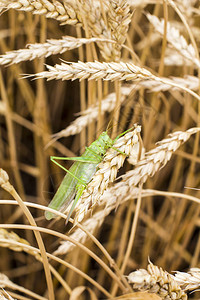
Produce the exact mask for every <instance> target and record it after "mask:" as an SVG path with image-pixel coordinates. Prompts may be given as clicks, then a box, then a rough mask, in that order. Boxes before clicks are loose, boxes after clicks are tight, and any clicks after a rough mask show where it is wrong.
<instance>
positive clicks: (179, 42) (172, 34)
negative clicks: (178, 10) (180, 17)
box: [146, 13, 200, 68]
mask: <svg viewBox="0 0 200 300" xmlns="http://www.w3.org/2000/svg"><path fill="white" fill-rule="evenodd" d="M146 15H147V18H148V19H149V21H150V22H151V24H152V25H153V26H154V29H155V30H156V31H158V32H159V33H160V34H161V35H163V34H164V19H162V20H159V19H158V18H157V17H156V16H153V15H151V14H149V13H147V14H146ZM166 38H167V41H168V42H169V43H170V44H171V45H172V46H173V47H174V48H175V49H176V50H177V51H178V52H179V54H181V55H182V56H183V57H184V58H186V59H188V60H190V61H191V62H192V63H193V64H195V65H196V67H197V68H200V61H199V59H197V58H196V57H195V56H196V55H195V49H194V47H193V46H192V44H189V45H188V43H187V41H186V39H185V38H184V37H183V36H182V35H181V34H180V32H179V30H178V29H176V28H175V27H173V26H171V25H170V23H169V22H168V23H167V35H166Z"/></svg>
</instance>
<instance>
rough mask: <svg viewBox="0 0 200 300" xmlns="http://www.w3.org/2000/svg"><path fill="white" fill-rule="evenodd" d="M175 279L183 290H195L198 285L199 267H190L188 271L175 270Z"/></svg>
mask: <svg viewBox="0 0 200 300" xmlns="http://www.w3.org/2000/svg"><path fill="white" fill-rule="evenodd" d="M175 280H176V281H177V282H178V284H179V285H180V286H181V288H182V289H183V290H184V291H189V290H196V289H199V287H200V269H199V268H191V269H190V270H189V272H187V273H186V272H178V271H176V274H175Z"/></svg>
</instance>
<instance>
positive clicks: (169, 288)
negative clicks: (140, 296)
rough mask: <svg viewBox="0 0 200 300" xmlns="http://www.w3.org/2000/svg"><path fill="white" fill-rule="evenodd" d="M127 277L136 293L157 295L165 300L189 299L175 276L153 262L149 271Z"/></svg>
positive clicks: (148, 268)
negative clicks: (142, 292)
mask: <svg viewBox="0 0 200 300" xmlns="http://www.w3.org/2000/svg"><path fill="white" fill-rule="evenodd" d="M127 277H128V281H129V283H131V284H133V289H134V290H136V291H148V292H149V293H155V294H157V295H159V296H160V297H161V298H162V299H165V300H169V299H174V300H175V299H183V300H186V299H187V295H186V294H185V292H184V291H183V290H182V289H181V287H180V286H179V285H178V283H177V282H176V281H175V279H174V276H172V275H171V274H169V273H168V272H166V271H163V270H162V268H159V267H157V266H154V265H153V264H152V263H151V262H150V263H149V265H148V266H147V270H145V269H140V270H137V271H135V272H132V273H130V274H129V275H128V276H127Z"/></svg>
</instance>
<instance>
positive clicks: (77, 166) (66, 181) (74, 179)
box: [45, 128, 132, 222]
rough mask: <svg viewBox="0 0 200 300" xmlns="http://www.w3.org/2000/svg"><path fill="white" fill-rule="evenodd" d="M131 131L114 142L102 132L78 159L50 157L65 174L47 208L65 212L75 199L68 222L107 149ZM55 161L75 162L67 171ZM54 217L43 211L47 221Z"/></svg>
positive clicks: (50, 213)
mask: <svg viewBox="0 0 200 300" xmlns="http://www.w3.org/2000/svg"><path fill="white" fill-rule="evenodd" d="M131 129H132V128H131ZM131 129H129V130H127V131H125V132H123V133H122V134H120V135H118V136H117V137H116V138H115V139H114V140H112V139H111V138H110V137H109V135H108V134H107V132H105V131H104V132H103V133H102V134H101V135H100V136H99V138H98V139H97V140H96V141H94V142H93V143H92V144H91V145H90V146H89V147H86V150H85V152H84V153H83V154H82V155H81V156H80V157H69V158H67V157H56V156H51V158H50V159H51V161H53V162H54V163H55V164H57V165H58V166H59V167H61V168H62V169H63V170H65V171H66V172H67V174H66V175H65V177H64V178H63V180H62V182H61V184H60V186H59V188H58V190H57V192H56V194H55V195H54V197H53V199H52V201H51V202H50V204H49V206H48V207H49V208H52V209H55V210H57V211H60V212H65V210H66V209H67V207H68V206H69V205H70V204H71V202H72V201H73V199H74V197H75V199H74V202H73V204H72V207H71V209H70V212H69V214H68V216H67V221H66V222H68V221H69V218H70V216H71V214H72V212H73V210H74V208H75V206H76V204H77V202H78V200H79V199H80V197H81V195H82V194H83V191H84V190H85V188H86V186H87V184H88V183H89V182H90V181H91V179H92V177H93V175H94V173H95V172H96V169H97V166H98V164H99V163H100V162H101V161H102V160H103V157H104V155H105V154H106V151H107V149H109V148H113V144H114V143H115V141H116V140H117V139H118V138H119V137H121V136H122V135H124V134H125V133H127V132H128V131H130V130H131ZM115 150H117V149H115ZM117 151H119V150H117ZM119 152H120V151H119ZM56 160H74V161H75V162H74V163H73V165H72V166H71V167H70V169H69V170H67V169H65V168H64V167H63V166H62V165H61V164H59V163H58V162H57V161H56ZM75 195H76V196H75ZM55 216H56V215H55V214H54V213H52V212H49V211H45V217H46V219H47V220H51V219H52V218H55Z"/></svg>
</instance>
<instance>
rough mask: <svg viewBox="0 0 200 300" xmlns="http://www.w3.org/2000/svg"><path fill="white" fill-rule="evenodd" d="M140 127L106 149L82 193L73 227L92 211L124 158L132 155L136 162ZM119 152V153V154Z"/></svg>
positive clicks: (114, 176) (113, 178)
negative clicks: (96, 169)
mask: <svg viewBox="0 0 200 300" xmlns="http://www.w3.org/2000/svg"><path fill="white" fill-rule="evenodd" d="M140 131H141V127H140V126H138V125H137V126H135V129H134V130H133V131H129V132H128V133H126V134H125V135H124V136H122V137H121V138H119V139H118V140H117V141H116V142H115V143H114V144H113V148H110V149H108V151H107V152H106V155H105V157H104V159H103V161H102V162H101V163H100V164H99V165H98V171H97V172H96V173H95V174H94V176H93V178H92V180H91V181H90V183H89V184H88V186H87V188H86V190H85V191H84V192H83V195H82V196H81V198H80V200H79V203H78V205H77V207H76V215H75V218H74V225H76V224H77V223H79V222H81V221H82V220H83V218H84V216H85V215H86V214H87V212H88V210H89V209H92V208H93V207H94V206H95V204H96V203H98V200H99V199H100V197H101V195H103V193H104V191H105V190H106V189H107V187H108V184H109V183H111V182H113V181H114V180H115V179H116V176H117V172H118V170H119V169H120V168H121V167H122V165H123V163H124V160H125V158H126V156H130V155H134V156H136V160H137V158H138V155H139V148H140V147H139V133H140ZM119 151H120V152H119Z"/></svg>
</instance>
